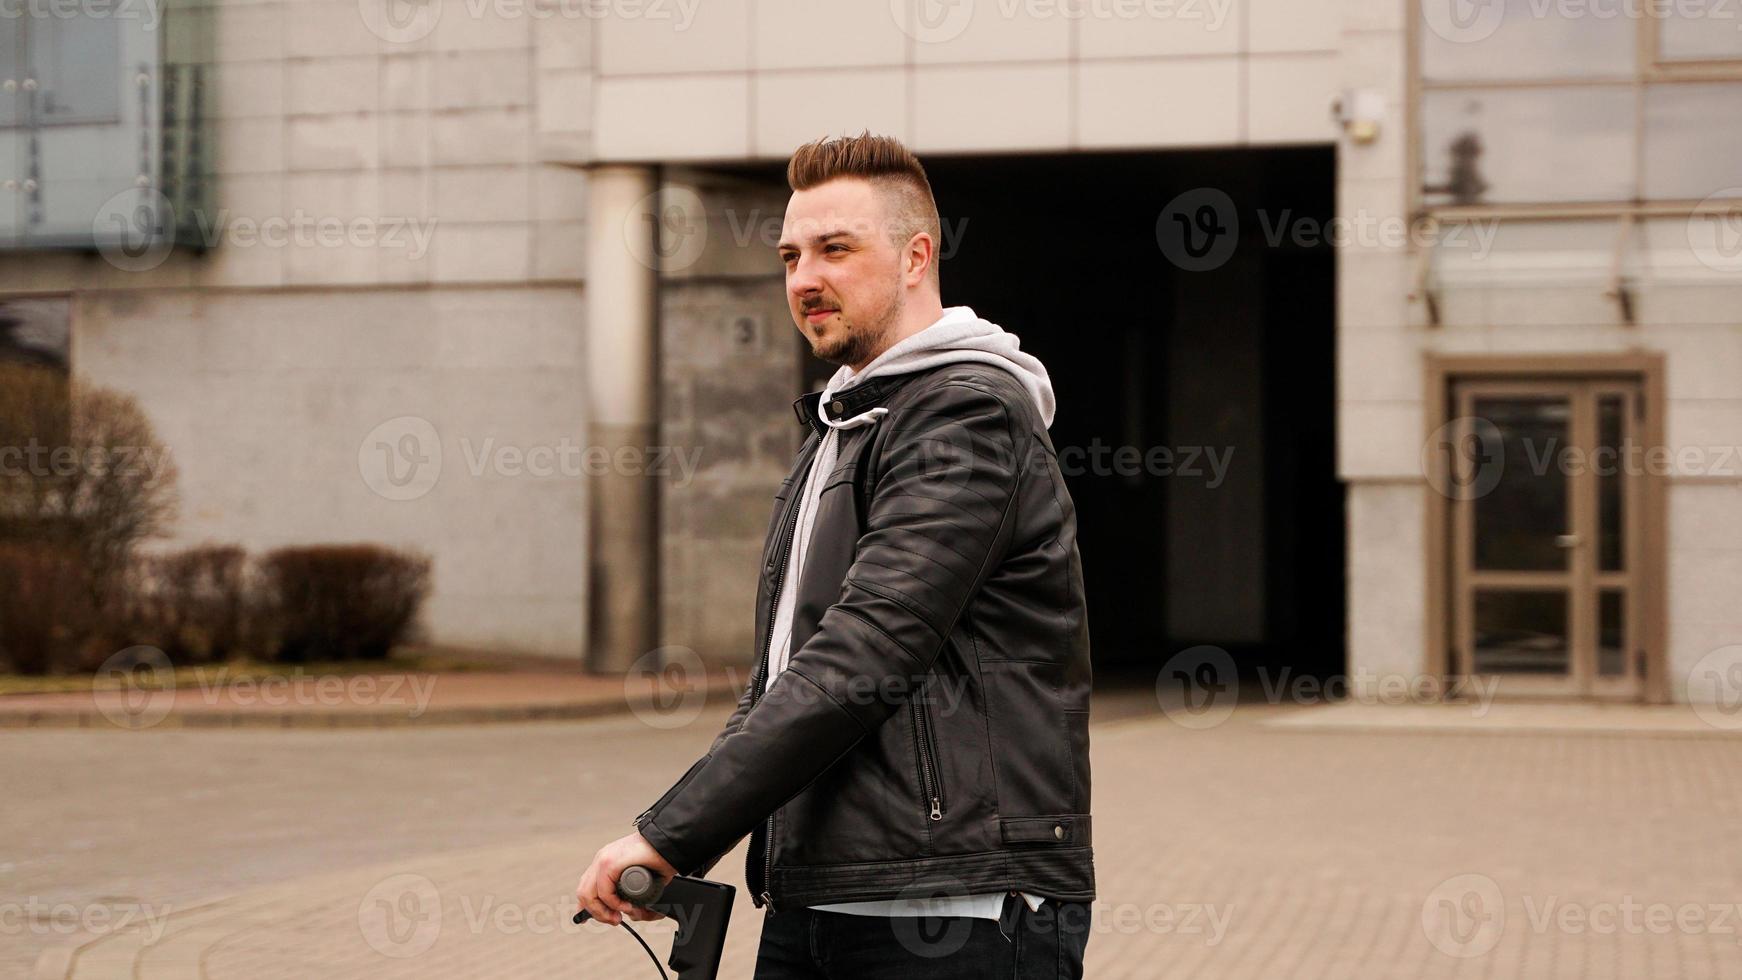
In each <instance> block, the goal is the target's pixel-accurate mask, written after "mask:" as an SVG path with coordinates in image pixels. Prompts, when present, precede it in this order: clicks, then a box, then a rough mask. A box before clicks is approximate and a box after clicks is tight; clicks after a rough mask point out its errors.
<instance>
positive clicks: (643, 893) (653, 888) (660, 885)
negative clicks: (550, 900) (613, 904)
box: [575, 864, 665, 926]
mask: <svg viewBox="0 0 1742 980" xmlns="http://www.w3.org/2000/svg"><path fill="white" fill-rule="evenodd" d="M664 891H665V882H664V881H663V880H662V879H661V878H660V877H659V875H657V874H654V873H653V871H652V870H651V869H649V868H644V867H642V866H641V865H639V864H632V865H630V866H629V867H627V868H624V869H623V874H622V876H620V877H619V878H618V879H617V895H618V896H619V897H621V898H623V899H624V900H626V901H628V902H630V903H631V904H634V905H642V906H646V905H651V904H653V903H654V902H657V901H659V896H660V895H661V894H662V893H663V892H664ZM592 917H593V914H592V913H591V912H588V911H587V910H586V909H582V910H580V911H579V912H576V913H575V925H577V926H578V925H580V924H581V923H583V922H585V921H587V920H588V919H590V918H592Z"/></svg>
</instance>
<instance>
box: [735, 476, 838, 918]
mask: <svg viewBox="0 0 1742 980" xmlns="http://www.w3.org/2000/svg"><path fill="white" fill-rule="evenodd" d="M819 448H820V446H819ZM815 463H816V456H815V455H812V457H811V465H815ZM805 473H806V479H805V480H803V481H799V483H798V485H797V487H796V493H797V496H795V497H794V498H793V499H791V500H788V501H787V503H786V505H787V509H788V510H789V511H790V513H789V515H788V517H787V519H786V530H785V531H784V532H783V537H784V538H785V541H784V543H783V544H781V545H780V564H779V565H778V566H776V567H775V569H774V587H773V589H772V591H771V592H770V593H769V602H768V630H767V632H766V633H765V634H764V635H763V637H762V659H761V669H760V670H758V671H757V672H756V676H754V677H752V678H751V680H750V683H751V684H752V685H753V687H752V688H751V691H750V706H751V707H752V708H754V707H755V706H756V702H758V701H760V700H762V688H763V686H764V685H765V684H766V683H767V677H768V671H769V670H770V669H771V668H772V667H773V664H771V663H770V662H769V660H770V657H771V656H772V655H773V653H774V651H772V650H770V649H769V646H770V645H771V644H773V642H774V616H775V611H776V610H777V609H779V608H780V591H781V588H782V587H783V586H784V585H785V584H786V562H787V560H788V559H789V558H790V557H791V556H792V532H793V528H794V527H796V526H797V525H798V508H799V505H800V504H802V503H803V502H804V501H803V499H802V498H803V494H804V483H805V482H808V480H809V473H810V467H809V466H807V467H806V468H805ZM755 853H756V849H755V848H751V849H750V851H749V852H748V853H747V854H746V855H745V863H744V880H745V881H747V882H748V881H750V880H751V872H752V871H753V870H755V864H754V862H755ZM772 880H774V814H772V813H771V814H769V815H768V822H767V824H765V825H764V826H763V830H762V881H761V885H762V889H761V898H762V904H763V905H766V906H768V911H769V912H773V911H774V898H773V897H772V896H770V895H769V893H768V891H769V882H771V881H772Z"/></svg>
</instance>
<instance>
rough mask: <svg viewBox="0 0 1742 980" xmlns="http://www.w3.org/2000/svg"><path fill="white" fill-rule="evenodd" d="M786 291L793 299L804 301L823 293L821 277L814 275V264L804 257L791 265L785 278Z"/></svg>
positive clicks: (800, 257)
mask: <svg viewBox="0 0 1742 980" xmlns="http://www.w3.org/2000/svg"><path fill="white" fill-rule="evenodd" d="M786 291H787V292H788V293H791V294H792V296H793V298H794V299H798V300H804V299H807V298H809V297H812V296H816V295H817V294H819V293H821V292H822V291H823V281H822V277H820V276H818V275H817V274H816V266H815V264H814V263H813V262H812V261H811V260H810V259H809V258H808V257H807V256H804V255H800V256H799V257H798V261H797V262H795V263H793V266H792V271H791V272H789V273H787V276H786Z"/></svg>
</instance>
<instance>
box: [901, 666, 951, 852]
mask: <svg viewBox="0 0 1742 980" xmlns="http://www.w3.org/2000/svg"><path fill="white" fill-rule="evenodd" d="M907 706H908V709H909V710H910V711H911V712H912V714H913V740H914V744H915V745H916V746H917V747H918V753H919V779H920V786H921V787H922V788H923V789H924V790H925V804H926V806H927V808H928V809H927V810H926V817H927V818H928V819H931V820H942V819H943V818H944V773H943V767H942V766H941V765H939V763H938V748H937V732H936V730H935V729H934V727H933V725H932V717H931V704H930V698H929V696H928V695H927V693H926V689H925V686H924V685H922V686H921V687H920V689H919V690H918V691H915V692H914V695H913V697H912V698H910V699H909V700H908V702H907Z"/></svg>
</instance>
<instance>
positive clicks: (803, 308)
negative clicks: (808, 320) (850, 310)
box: [799, 299, 841, 313]
mask: <svg viewBox="0 0 1742 980" xmlns="http://www.w3.org/2000/svg"><path fill="white" fill-rule="evenodd" d="M840 308H841V305H840V304H839V303H831V302H829V301H828V300H825V299H819V300H816V301H814V302H812V301H810V300H806V301H805V302H803V303H801V304H799V312H801V313H815V312H816V311H817V310H838V309H840Z"/></svg>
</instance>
